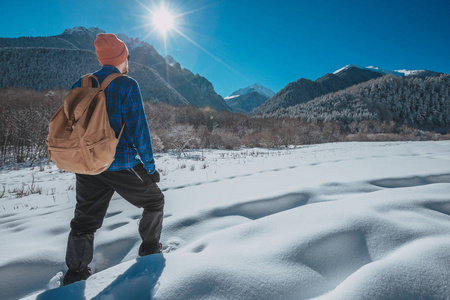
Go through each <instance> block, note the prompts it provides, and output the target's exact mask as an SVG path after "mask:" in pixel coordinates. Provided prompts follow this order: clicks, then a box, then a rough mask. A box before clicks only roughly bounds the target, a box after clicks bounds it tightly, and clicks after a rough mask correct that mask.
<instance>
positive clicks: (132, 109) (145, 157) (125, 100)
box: [72, 65, 155, 174]
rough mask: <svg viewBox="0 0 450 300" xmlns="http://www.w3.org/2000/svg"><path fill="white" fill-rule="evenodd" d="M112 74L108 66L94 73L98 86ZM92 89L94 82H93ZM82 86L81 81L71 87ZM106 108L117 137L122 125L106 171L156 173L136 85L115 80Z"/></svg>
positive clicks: (108, 92)
mask: <svg viewBox="0 0 450 300" xmlns="http://www.w3.org/2000/svg"><path fill="white" fill-rule="evenodd" d="M112 73H120V71H119V70H118V69H117V68H116V67H114V66H109V65H104V66H103V67H102V68H101V69H100V70H98V71H97V72H95V73H94V75H95V76H97V78H98V80H99V81H100V84H101V83H102V82H103V80H104V79H105V78H106V77H107V76H108V75H110V74H112ZM92 81H93V86H94V87H96V86H97V82H96V81H95V80H94V79H92ZM80 86H81V78H80V79H79V80H78V81H77V82H76V83H75V84H74V85H73V86H72V89H73V88H76V87H80ZM105 95H106V107H107V110H108V116H109V123H110V124H111V127H112V128H113V129H114V131H115V132H116V134H117V135H118V134H119V132H120V129H121V128H122V125H123V122H125V128H124V130H123V133H122V136H121V138H120V141H119V144H118V145H117V150H116V156H115V159H114V161H113V163H112V164H111V166H110V167H109V169H108V171H119V170H127V169H130V168H132V167H134V166H136V165H138V164H140V163H142V164H143V165H144V167H145V169H146V170H147V173H148V174H153V173H154V172H155V160H154V159H153V148H152V141H151V138H150V132H149V129H148V123H147V118H146V116H145V112H144V106H143V103H142V98H141V92H140V90H139V86H138V84H137V82H136V81H135V80H134V79H132V78H130V77H126V76H122V77H118V78H116V79H114V80H113V81H112V82H111V84H110V85H109V86H108V87H107V88H106V89H105Z"/></svg>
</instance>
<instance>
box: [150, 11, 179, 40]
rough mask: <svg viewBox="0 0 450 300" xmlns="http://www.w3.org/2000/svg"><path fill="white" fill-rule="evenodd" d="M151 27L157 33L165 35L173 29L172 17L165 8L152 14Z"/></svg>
mask: <svg viewBox="0 0 450 300" xmlns="http://www.w3.org/2000/svg"><path fill="white" fill-rule="evenodd" d="M153 25H154V26H155V28H156V29H157V30H158V31H159V32H161V33H162V34H166V33H167V32H168V31H170V30H171V29H173V28H174V27H175V21H174V17H173V15H172V14H171V13H170V12H168V11H167V10H166V9H165V8H161V9H159V10H157V11H155V12H154V13H153Z"/></svg>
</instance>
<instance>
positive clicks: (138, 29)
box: [0, 0, 450, 97]
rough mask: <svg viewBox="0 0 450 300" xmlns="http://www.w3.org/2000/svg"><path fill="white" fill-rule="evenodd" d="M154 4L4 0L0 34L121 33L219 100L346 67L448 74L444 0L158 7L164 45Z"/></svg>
mask: <svg viewBox="0 0 450 300" xmlns="http://www.w3.org/2000/svg"><path fill="white" fill-rule="evenodd" d="M160 3H161V1H144V0H140V1H136V0H110V1H107V0H105V1H100V0H96V1H93V0H72V1H68V0H59V1H58V0H44V1H28V0H22V1H21V0H16V1H10V0H2V1H1V2H0V20H1V26H0V37H19V36H50V35H57V34H60V33H62V32H63V31H64V29H66V28H72V27H76V26H84V27H99V28H101V29H103V30H105V31H106V32H113V33H119V32H120V33H125V34H127V35H128V36H130V37H133V38H139V39H140V40H144V41H146V42H149V43H150V44H152V45H153V46H154V47H155V48H156V49H157V50H158V52H159V53H160V54H161V55H163V56H164V55H165V53H166V51H167V54H170V55H172V56H173V57H174V58H175V59H176V60H177V61H178V62H180V63H181V65H182V67H185V68H188V69H189V70H191V71H192V72H194V73H199V74H200V75H202V76H204V77H206V78H207V79H208V80H209V81H211V82H212V84H213V85H214V88H215V90H216V92H218V93H219V94H220V95H222V96H224V97H225V96H228V95H229V94H231V93H232V92H234V91H235V90H237V89H239V88H242V87H246V86H249V85H251V84H253V83H259V84H262V85H264V86H266V87H268V88H270V89H272V90H274V91H275V92H277V91H279V90H280V89H282V88H283V87H284V86H286V84H288V83H289V82H293V81H295V80H297V79H299V78H308V79H311V80H315V79H317V78H318V77H320V76H323V75H325V74H326V73H329V72H333V71H335V70H337V69H339V68H341V67H343V66H345V65H347V64H358V65H361V66H369V65H375V66H378V67H380V68H383V69H391V70H393V69H427V70H432V71H438V72H444V73H450V51H449V50H450V17H449V16H450V1H448V0H408V1H403V0H377V1H365V0H348V1H344V0H343V1H339V0H309V1H304V0H296V1H291V0H278V1H273V0H271V1H268V0H258V1H256V0H222V1H219V0H217V1H205V0H198V1H195V0H189V1H187V0H186V1H165V6H166V7H168V9H169V10H171V11H172V12H173V14H174V15H178V17H177V19H176V20H177V30H178V31H179V32H181V33H182V34H180V33H178V32H177V31H171V32H169V33H168V35H167V44H166V46H167V47H165V46H164V42H163V38H162V37H161V35H160V34H158V33H157V32H155V31H154V30H153V25H152V24H151V22H150V21H149V18H148V16H149V14H150V13H149V11H148V10H147V9H145V8H144V7H147V8H149V9H150V10H154V9H155V8H156V7H159V6H160ZM166 48H167V50H166Z"/></svg>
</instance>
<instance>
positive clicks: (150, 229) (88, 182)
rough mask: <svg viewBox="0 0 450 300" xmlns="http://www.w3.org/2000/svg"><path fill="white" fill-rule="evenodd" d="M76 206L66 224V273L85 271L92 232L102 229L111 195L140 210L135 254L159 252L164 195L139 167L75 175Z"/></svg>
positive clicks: (91, 242) (91, 252)
mask: <svg viewBox="0 0 450 300" xmlns="http://www.w3.org/2000/svg"><path fill="white" fill-rule="evenodd" d="M76 180H77V181H76V182H77V183H76V193H77V196H76V197H77V205H76V208H75V217H74V218H73V219H72V221H71V223H70V227H71V228H72V230H71V232H70V234H69V240H68V243H67V251H66V264H67V266H68V267H69V270H74V271H75V270H83V269H86V268H87V266H88V265H89V263H90V262H91V261H92V258H93V252H94V233H95V231H97V229H99V228H100V227H101V226H102V223H103V219H104V217H105V214H106V210H107V209H108V206H109V202H110V200H111V197H112V195H113V194H114V192H117V193H118V194H119V195H120V196H122V197H123V198H124V199H125V200H127V201H128V202H130V203H131V204H133V205H134V206H136V207H142V208H144V211H143V213H142V219H141V220H140V222H139V234H140V235H141V238H142V244H141V247H140V249H139V255H140V256H144V255H148V254H153V253H157V252H160V251H161V244H160V243H159V239H160V236H161V230H162V220H163V209H164V195H163V193H162V192H161V190H160V189H159V187H158V185H156V183H154V182H153V181H152V180H151V178H150V176H149V175H148V174H147V172H146V171H145V169H144V167H143V166H142V165H137V166H135V167H133V168H132V169H129V170H123V171H105V172H103V173H101V174H99V175H81V174H76Z"/></svg>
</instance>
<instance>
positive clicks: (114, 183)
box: [63, 33, 164, 285]
mask: <svg viewBox="0 0 450 300" xmlns="http://www.w3.org/2000/svg"><path fill="white" fill-rule="evenodd" d="M94 45H95V50H96V53H97V58H98V60H99V62H100V64H101V65H102V68H101V69H100V70H98V71H97V72H95V73H94V74H93V75H95V76H96V77H97V78H98V81H99V83H100V84H101V83H102V81H103V80H105V78H106V77H107V76H108V75H110V74H112V73H119V74H127V73H128V60H129V53H128V48H127V46H126V45H125V43H124V42H123V41H121V40H120V39H118V38H117V37H116V36H115V35H114V34H104V33H101V34H99V35H98V36H97V38H96V40H95V42H94ZM81 81H82V80H81V78H80V80H78V81H77V82H76V83H75V84H74V86H73V87H72V88H76V87H80V86H81ZM92 84H93V87H97V86H98V84H97V82H96V81H95V80H94V79H92ZM105 95H106V106H107V111H108V116H109V122H110V125H111V127H112V129H114V131H115V133H116V136H118V135H119V132H120V131H121V128H122V126H123V125H124V130H123V133H122V135H121V137H120V141H119V144H118V145H117V148H116V154H115V157H114V161H113V163H112V164H111V165H110V167H109V168H108V169H107V170H106V171H104V172H102V173H100V174H98V175H84V174H76V199H77V204H76V208H75V216H74V218H73V219H72V221H71V223H70V227H71V229H72V230H71V232H70V234H69V239H68V243H67V252H66V264H67V266H68V268H69V270H68V271H67V273H66V274H65V276H64V281H63V284H64V285H67V284H70V283H73V282H75V281H79V280H84V279H87V278H88V277H89V276H90V275H91V270H90V268H89V267H88V265H89V263H90V262H91V261H92V258H93V251H94V233H95V231H96V230H97V229H99V228H100V227H101V226H102V223H103V219H104V217H105V214H106V210H107V208H108V205H109V202H110V200H111V197H112V195H113V194H114V192H117V193H118V194H119V195H120V196H122V197H123V198H124V199H125V200H127V201H128V202H130V203H131V204H133V205H134V206H137V207H139V208H140V207H142V208H144V211H143V213H142V219H141V220H140V222H139V233H140V235H141V238H142V243H141V245H140V248H139V255H140V256H144V255H149V254H153V253H159V252H161V244H160V242H159V239H160V236H161V229H162V220H163V208H164V195H163V193H162V192H161V190H160V189H159V187H158V185H157V184H156V183H157V182H159V179H160V178H159V173H158V171H156V169H155V161H154V159H153V149H152V144H151V140H150V133H149V129H148V124H147V119H146V116H145V113H144V107H143V103H142V99H141V93H140V90H139V86H138V84H137V82H136V81H135V80H134V79H132V78H131V77H129V76H120V77H117V78H115V79H114V80H113V81H112V82H111V83H110V84H109V86H108V87H107V88H105Z"/></svg>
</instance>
